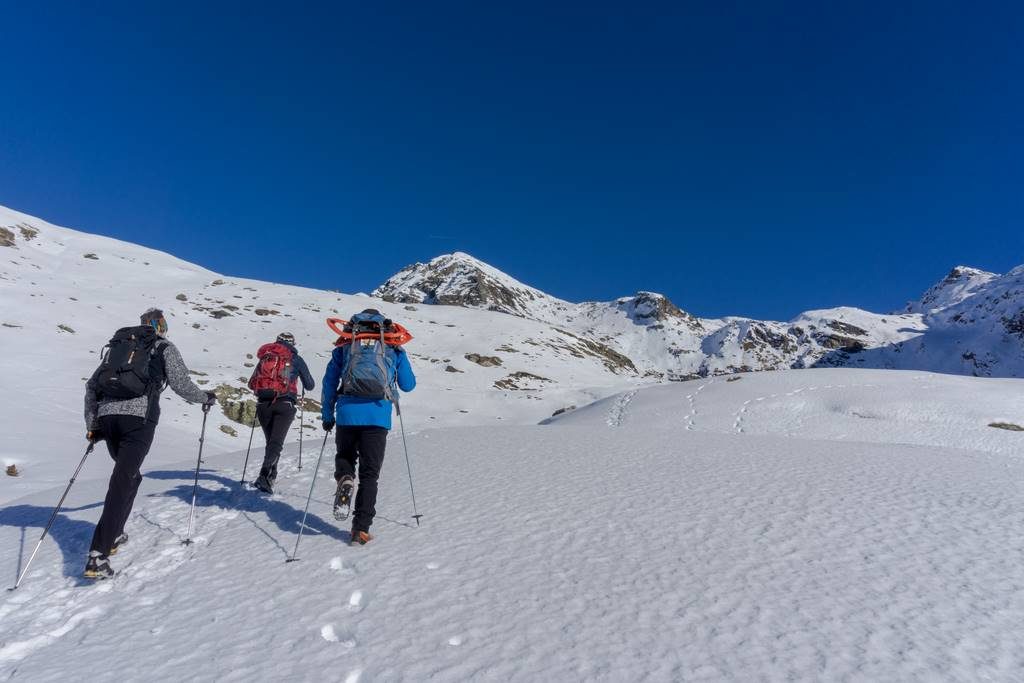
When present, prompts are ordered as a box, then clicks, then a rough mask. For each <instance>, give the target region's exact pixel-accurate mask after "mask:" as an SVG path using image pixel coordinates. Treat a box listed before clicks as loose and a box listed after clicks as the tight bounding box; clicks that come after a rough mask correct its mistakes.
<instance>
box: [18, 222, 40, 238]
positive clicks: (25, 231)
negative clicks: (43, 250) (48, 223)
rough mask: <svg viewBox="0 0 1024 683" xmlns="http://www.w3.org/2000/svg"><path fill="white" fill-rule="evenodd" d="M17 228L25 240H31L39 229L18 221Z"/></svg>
mask: <svg viewBox="0 0 1024 683" xmlns="http://www.w3.org/2000/svg"><path fill="white" fill-rule="evenodd" d="M17 228H18V230H19V231H20V232H21V236H22V238H23V239H24V240H25V241H26V242H31V241H32V240H33V239H35V237H36V236H37V235H38V234H39V231H38V230H37V229H35V228H33V227H32V226H31V225H28V224H25V223H19V224H18V226H17Z"/></svg>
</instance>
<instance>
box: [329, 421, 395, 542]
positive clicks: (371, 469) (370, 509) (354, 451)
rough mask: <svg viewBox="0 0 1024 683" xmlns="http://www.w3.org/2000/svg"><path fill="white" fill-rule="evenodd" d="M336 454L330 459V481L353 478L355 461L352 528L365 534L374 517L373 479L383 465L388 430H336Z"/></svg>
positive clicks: (374, 489)
mask: <svg viewBox="0 0 1024 683" xmlns="http://www.w3.org/2000/svg"><path fill="white" fill-rule="evenodd" d="M335 439H336V441H337V444H338V454H337V455H336V456H335V457H334V479H335V481H337V480H340V479H341V478H342V477H345V476H348V477H354V476H355V474H356V461H357V460H358V461H359V491H358V493H356V504H355V512H354V514H353V515H352V528H353V529H354V530H356V531H369V530H370V524H372V523H373V516H374V515H375V514H377V509H376V507H375V506H376V505H377V477H379V476H380V468H381V466H382V465H383V464H384V449H385V448H386V447H387V445H388V430H386V429H384V428H383V427H338V434H337V436H336V437H335Z"/></svg>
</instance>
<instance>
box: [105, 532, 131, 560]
mask: <svg viewBox="0 0 1024 683" xmlns="http://www.w3.org/2000/svg"><path fill="white" fill-rule="evenodd" d="M127 542H128V534H121V535H120V536H118V537H117V538H115V539H114V545H112V546H110V552H109V553H107V554H108V556H109V555H117V551H118V550H119V549H120V548H121V546H123V545H124V544H125V543H127Z"/></svg>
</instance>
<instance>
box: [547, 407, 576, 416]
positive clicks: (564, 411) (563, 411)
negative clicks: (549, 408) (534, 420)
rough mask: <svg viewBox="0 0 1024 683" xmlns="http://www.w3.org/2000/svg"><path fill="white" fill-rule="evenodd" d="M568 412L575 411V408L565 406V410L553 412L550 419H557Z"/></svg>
mask: <svg viewBox="0 0 1024 683" xmlns="http://www.w3.org/2000/svg"><path fill="white" fill-rule="evenodd" d="M570 410H576V406H566V407H565V408H559V409H558V410H556V411H555V412H553V413H551V417H558V416H559V415H563V414H565V413H568V412H569V411H570Z"/></svg>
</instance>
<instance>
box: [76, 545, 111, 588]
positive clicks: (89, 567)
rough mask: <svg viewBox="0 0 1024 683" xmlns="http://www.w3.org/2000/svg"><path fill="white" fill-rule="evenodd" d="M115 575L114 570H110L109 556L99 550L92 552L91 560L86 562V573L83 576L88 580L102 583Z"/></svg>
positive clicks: (90, 553)
mask: <svg viewBox="0 0 1024 683" xmlns="http://www.w3.org/2000/svg"><path fill="white" fill-rule="evenodd" d="M113 575H114V570H113V569H111V568H110V562H109V561H108V560H107V556H106V555H104V554H102V553H100V551H98V550H90V551H89V559H88V560H86V562H85V571H84V572H82V576H84V577H85V578H87V579H95V580H97V581H102V580H103V579H109V578H111V577H112V576H113Z"/></svg>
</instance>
